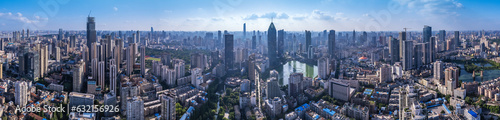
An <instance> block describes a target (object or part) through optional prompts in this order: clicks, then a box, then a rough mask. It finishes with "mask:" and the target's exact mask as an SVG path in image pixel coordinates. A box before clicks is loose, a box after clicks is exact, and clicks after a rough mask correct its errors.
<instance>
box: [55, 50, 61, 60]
mask: <svg viewBox="0 0 500 120" xmlns="http://www.w3.org/2000/svg"><path fill="white" fill-rule="evenodd" d="M55 58H56V62H61V48H59V47H56V57H55Z"/></svg>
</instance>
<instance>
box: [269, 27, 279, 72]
mask: <svg viewBox="0 0 500 120" xmlns="http://www.w3.org/2000/svg"><path fill="white" fill-rule="evenodd" d="M267 57H268V58H269V64H271V65H273V64H275V63H276V57H277V56H276V27H274V23H273V22H271V25H269V29H267Z"/></svg>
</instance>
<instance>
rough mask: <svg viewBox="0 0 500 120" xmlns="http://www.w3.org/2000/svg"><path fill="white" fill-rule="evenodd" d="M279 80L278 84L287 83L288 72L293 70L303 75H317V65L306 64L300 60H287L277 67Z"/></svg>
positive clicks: (290, 72)
mask: <svg viewBox="0 0 500 120" xmlns="http://www.w3.org/2000/svg"><path fill="white" fill-rule="evenodd" d="M277 70H278V72H279V76H280V80H279V84H280V85H288V77H290V74H292V73H295V72H300V73H303V74H304V77H311V78H313V77H316V76H317V75H318V66H315V65H308V64H306V63H302V62H300V61H289V62H287V63H286V64H284V65H283V66H282V67H279V68H278V69H277Z"/></svg>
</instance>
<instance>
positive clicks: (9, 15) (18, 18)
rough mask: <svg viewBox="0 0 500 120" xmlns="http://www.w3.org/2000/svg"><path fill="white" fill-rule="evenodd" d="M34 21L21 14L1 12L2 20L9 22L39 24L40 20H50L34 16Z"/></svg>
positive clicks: (0, 17)
mask: <svg viewBox="0 0 500 120" xmlns="http://www.w3.org/2000/svg"><path fill="white" fill-rule="evenodd" d="M34 18H35V19H34V20H30V19H28V18H27V17H24V16H23V14H21V13H19V12H18V13H16V14H12V13H11V12H8V13H1V12H0V19H8V20H14V21H18V22H22V23H38V22H40V20H47V19H48V18H41V17H40V16H34Z"/></svg>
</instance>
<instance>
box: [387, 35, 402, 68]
mask: <svg viewBox="0 0 500 120" xmlns="http://www.w3.org/2000/svg"><path fill="white" fill-rule="evenodd" d="M399 52H400V51H399V41H398V39H396V38H393V37H392V36H389V54H390V55H391V65H392V64H394V63H395V62H399V58H400V57H399Z"/></svg>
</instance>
